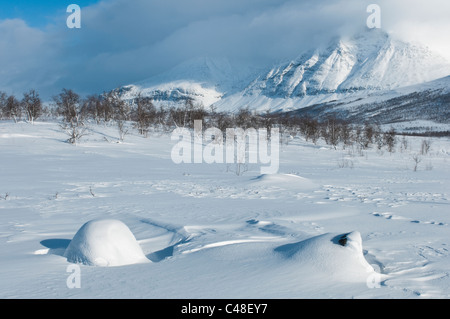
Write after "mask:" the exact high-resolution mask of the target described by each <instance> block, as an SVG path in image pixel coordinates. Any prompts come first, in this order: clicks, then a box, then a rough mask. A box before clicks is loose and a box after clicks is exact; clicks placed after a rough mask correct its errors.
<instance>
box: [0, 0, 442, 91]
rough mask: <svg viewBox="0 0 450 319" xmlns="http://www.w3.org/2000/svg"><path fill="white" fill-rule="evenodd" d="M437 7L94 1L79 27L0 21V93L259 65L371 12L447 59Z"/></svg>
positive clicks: (404, 1)
mask: <svg viewBox="0 0 450 319" xmlns="http://www.w3.org/2000/svg"><path fill="white" fill-rule="evenodd" d="M447 2H448V1H446V0H429V1H427V2H426V3H425V4H424V3H422V1H419V0H398V1H390V0H378V1H366V0H338V1H336V0H321V1H317V0H306V1H299V0H246V1H241V0H152V1H148V0H135V1H133V2H130V1H128V0H104V1H101V2H99V3H97V4H95V5H91V6H88V7H82V28H81V29H79V30H74V29H73V30H70V29H68V28H67V27H66V25H65V19H66V15H64V16H58V17H55V19H54V20H53V21H54V22H53V23H52V24H51V25H48V26H47V27H45V28H41V29H36V28H31V27H29V26H27V24H26V23H25V22H24V21H22V20H18V19H15V20H4V21H0V34H2V37H1V39H0V69H1V70H2V71H0V72H1V73H0V74H1V76H0V90H10V91H14V92H23V91H25V90H28V89H29V88H30V87H33V88H36V89H38V90H42V91H43V92H45V93H43V94H44V95H48V96H51V95H52V94H56V93H58V92H59V90H61V89H62V88H63V87H68V88H72V89H74V90H76V91H78V92H80V93H82V94H89V93H101V92H103V91H106V90H110V89H112V88H115V87H117V86H120V85H124V84H129V83H133V82H137V81H140V80H142V79H145V78H148V77H150V76H152V75H155V74H158V73H160V72H163V71H165V70H167V69H168V68H170V67H173V66H175V65H176V64H178V63H181V62H183V61H184V60H186V59H189V58H194V57H198V56H227V57H229V58H230V59H231V60H232V61H234V62H236V63H245V64H251V65H255V66H258V65H267V64H271V63H275V62H277V61H279V60H284V59H291V58H295V57H296V56H297V55H299V54H300V53H302V52H303V51H304V50H307V49H310V48H315V47H317V46H320V45H322V44H324V43H327V42H328V41H329V40H330V39H331V38H332V37H334V36H336V35H349V34H352V33H354V32H356V31H357V30H360V29H362V28H364V27H365V23H366V19H367V17H368V15H369V14H368V13H367V12H366V8H367V6H368V5H369V4H371V3H377V4H379V5H380V7H381V10H382V11H381V17H382V27H383V28H384V29H385V30H387V31H390V32H392V33H394V34H397V35H398V36H399V37H401V38H406V39H407V40H416V41H421V42H424V43H425V44H428V45H429V46H430V47H432V48H437V49H438V50H440V52H441V53H443V54H447V57H448V58H449V59H450V56H449V53H448V52H450V50H449V47H448V45H449V43H448V40H447V37H448V36H447V35H448V34H450V23H449V22H448V16H447V15H446V13H447V12H450V4H448V3H447Z"/></svg>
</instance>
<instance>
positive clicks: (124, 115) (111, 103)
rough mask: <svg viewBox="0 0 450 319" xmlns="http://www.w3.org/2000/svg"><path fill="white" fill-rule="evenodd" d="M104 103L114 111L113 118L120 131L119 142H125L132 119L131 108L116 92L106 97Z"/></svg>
mask: <svg viewBox="0 0 450 319" xmlns="http://www.w3.org/2000/svg"><path fill="white" fill-rule="evenodd" d="M104 103H106V107H107V108H108V109H109V110H111V111H112V118H113V120H114V121H115V122H116V123H117V129H118V130H119V141H120V142H123V140H124V139H125V135H127V134H128V128H127V125H126V123H127V121H129V120H130V117H131V107H130V105H129V104H128V103H126V102H125V101H124V100H122V99H121V98H120V96H119V94H118V93H117V92H116V91H111V92H109V93H107V94H106V95H104Z"/></svg>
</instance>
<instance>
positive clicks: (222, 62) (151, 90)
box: [119, 57, 252, 108]
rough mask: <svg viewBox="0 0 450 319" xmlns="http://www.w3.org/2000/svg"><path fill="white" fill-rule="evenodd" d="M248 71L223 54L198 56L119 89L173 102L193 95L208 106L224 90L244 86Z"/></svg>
mask: <svg viewBox="0 0 450 319" xmlns="http://www.w3.org/2000/svg"><path fill="white" fill-rule="evenodd" d="M248 74H252V73H251V71H250V72H249V71H248V70H244V69H242V68H237V67H235V66H233V65H232V64H231V63H230V61H229V60H228V59H227V58H225V57H214V58H212V57H199V58H194V59H190V60H187V61H185V62H183V63H181V64H179V65H176V66H175V67H174V68H172V69H170V70H168V71H167V72H164V73H162V74H158V75H156V76H152V77H150V78H148V79H146V80H143V81H141V82H138V83H135V84H131V85H127V86H124V87H121V88H120V89H119V91H120V94H121V96H122V98H124V99H133V98H135V97H136V96H137V95H138V94H139V93H141V94H142V95H143V96H149V97H152V98H153V100H154V101H155V103H156V104H158V103H160V104H163V105H175V106H176V105H179V104H183V103H184V102H185V101H186V100H187V99H192V100H194V101H195V102H196V103H198V104H200V105H202V106H203V107H206V108H207V107H209V106H211V105H212V104H214V103H216V102H218V101H220V100H221V99H222V98H223V97H224V96H225V95H226V94H229V93H230V92H236V91H239V90H241V89H243V88H244V87H245V86H246V85H247V84H248V82H249V81H250V79H249V78H248Z"/></svg>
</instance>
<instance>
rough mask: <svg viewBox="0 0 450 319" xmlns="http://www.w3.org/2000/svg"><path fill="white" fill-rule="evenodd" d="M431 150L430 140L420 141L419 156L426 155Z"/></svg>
mask: <svg viewBox="0 0 450 319" xmlns="http://www.w3.org/2000/svg"><path fill="white" fill-rule="evenodd" d="M430 149H431V139H425V140H423V141H422V145H421V147H420V154H422V155H427V154H428V152H429V151H430Z"/></svg>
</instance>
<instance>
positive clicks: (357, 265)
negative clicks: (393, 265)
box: [275, 231, 375, 282]
mask: <svg viewBox="0 0 450 319" xmlns="http://www.w3.org/2000/svg"><path fill="white" fill-rule="evenodd" d="M275 251H276V252H278V253H281V254H282V255H283V256H284V257H285V258H287V259H290V260H293V261H295V262H296V263H298V264H301V265H304V266H307V265H309V266H310V268H311V269H313V270H314V272H318V271H320V272H322V273H324V274H327V275H328V276H331V277H332V278H334V279H335V280H338V281H347V282H348V281H365V280H366V279H367V278H368V276H369V275H371V274H374V272H375V270H374V268H373V267H372V266H371V265H370V264H369V263H368V262H367V260H366V259H365V258H364V254H363V249H362V240H361V234H360V233H359V232H357V231H354V232H350V233H347V234H331V233H327V234H323V235H320V236H316V237H312V238H309V239H306V240H303V241H300V242H297V243H293V244H287V245H283V246H280V247H277V248H276V249H275Z"/></svg>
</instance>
